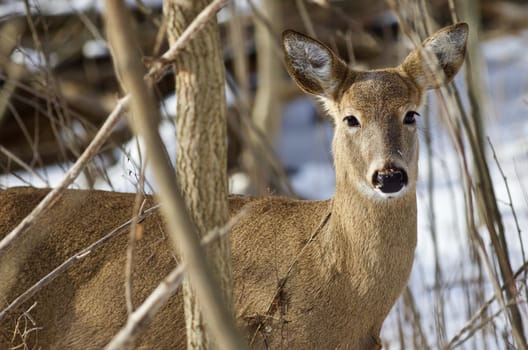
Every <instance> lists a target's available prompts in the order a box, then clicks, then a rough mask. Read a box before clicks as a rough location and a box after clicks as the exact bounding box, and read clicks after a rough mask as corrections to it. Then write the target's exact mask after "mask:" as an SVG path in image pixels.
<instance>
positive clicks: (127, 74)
mask: <svg viewBox="0 0 528 350" xmlns="http://www.w3.org/2000/svg"><path fill="white" fill-rule="evenodd" d="M105 6H106V14H105V15H106V16H105V17H106V18H105V19H106V24H107V32H108V37H109V41H110V46H111V47H112V50H111V52H112V54H113V55H115V56H114V60H115V62H114V64H115V68H116V70H117V73H118V76H120V77H121V78H122V81H123V84H124V87H125V90H126V91H129V92H130V96H131V100H130V102H131V111H132V113H131V118H130V123H131V124H132V125H133V129H134V131H135V133H136V134H137V135H139V136H141V137H142V138H143V140H144V142H145V145H146V149H147V154H148V157H149V159H150V160H151V162H152V170H153V173H154V177H155V179H156V182H157V184H158V187H159V192H158V196H159V200H160V204H161V209H162V212H163V215H164V217H165V220H166V225H167V228H168V230H167V231H168V235H169V237H170V240H171V242H172V243H173V246H174V247H175V248H176V247H179V249H178V250H179V252H181V254H182V257H183V260H184V261H186V262H187V264H188V272H189V275H191V276H192V278H191V283H192V284H193V286H194V289H195V291H196V294H197V297H198V300H199V302H200V305H201V309H202V312H203V313H204V317H205V319H207V321H208V323H207V325H208V328H209V330H210V331H211V334H212V336H213V337H214V339H215V340H216V341H217V343H218V346H219V348H222V349H233V350H236V349H244V348H246V346H245V345H244V343H243V341H242V337H241V336H240V335H239V334H238V333H239V332H238V330H237V329H236V327H235V325H234V319H233V317H232V315H231V314H230V313H229V311H228V308H227V307H226V305H225V304H224V301H223V298H222V296H221V295H220V293H219V288H218V283H217V282H216V280H215V276H214V275H213V274H212V273H211V269H210V268H209V264H208V262H207V260H206V258H205V254H204V252H203V249H202V248H201V246H200V242H199V241H198V236H197V234H196V227H195V225H194V223H193V222H192V220H191V219H190V217H189V213H188V211H187V208H186V206H185V202H184V200H183V198H182V195H181V192H180V189H179V187H178V183H177V181H176V179H175V176H174V169H173V168H172V166H171V164H170V160H169V158H168V155H167V152H166V150H165V147H164V145H163V142H162V141H161V138H160V135H159V133H158V130H157V125H158V121H159V119H160V117H159V110H158V108H157V105H156V103H155V101H154V98H153V95H152V91H151V90H150V89H148V88H147V86H146V84H145V81H144V79H143V68H144V67H143V65H142V63H141V61H140V59H139V55H138V52H137V51H136V48H135V46H134V38H133V36H132V34H133V30H132V28H131V25H130V23H131V19H130V17H129V14H128V12H127V9H126V7H125V5H124V3H123V1H113V0H107V1H106V2H105Z"/></svg>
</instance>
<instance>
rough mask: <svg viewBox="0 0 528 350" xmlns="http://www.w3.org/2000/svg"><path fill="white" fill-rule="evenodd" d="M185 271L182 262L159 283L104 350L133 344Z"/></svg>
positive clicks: (220, 231)
mask: <svg viewBox="0 0 528 350" xmlns="http://www.w3.org/2000/svg"><path fill="white" fill-rule="evenodd" d="M247 210H248V209H247V208H245V209H244V208H243V209H242V210H241V211H239V212H238V213H237V215H235V216H234V217H232V218H231V219H230V220H229V221H228V222H227V224H226V225H224V227H221V228H216V229H214V230H211V231H210V232H209V233H208V234H206V235H205V236H204V237H203V239H202V241H201V244H202V246H206V245H208V244H210V243H212V242H214V241H216V240H218V239H220V238H222V237H223V236H225V235H226V234H228V233H229V232H230V231H231V229H232V228H233V226H235V225H236V223H238V222H239V221H240V219H242V217H243V216H244V215H245V214H246V213H247ZM185 269H186V266H185V263H183V262H182V263H181V264H180V265H178V266H177V267H176V268H175V269H174V270H172V271H171V272H170V273H169V274H168V275H167V277H165V278H164V279H163V281H161V283H160V284H159V285H158V286H157V287H156V289H154V291H153V292H152V293H151V294H150V295H149V296H148V297H147V299H145V301H144V302H143V304H141V306H140V307H138V308H137V309H136V310H135V311H134V312H133V313H131V314H130V316H129V317H128V320H127V323H126V324H125V326H124V327H123V328H121V330H120V331H119V332H118V333H117V334H116V335H115V336H114V338H113V339H112V340H111V341H110V343H108V345H107V346H106V347H105V350H118V349H124V348H126V347H127V346H128V345H131V344H133V342H134V341H135V340H136V339H137V337H138V336H140V335H141V332H142V331H143V330H144V329H145V327H146V326H147V325H148V324H149V323H150V321H151V320H152V318H154V316H155V315H156V314H157V313H158V311H159V309H160V308H161V307H162V306H163V305H165V303H166V302H167V301H168V300H169V298H170V297H171V296H172V295H173V294H174V293H176V291H177V290H178V288H179V286H180V285H181V283H182V281H183V277H184V273H185Z"/></svg>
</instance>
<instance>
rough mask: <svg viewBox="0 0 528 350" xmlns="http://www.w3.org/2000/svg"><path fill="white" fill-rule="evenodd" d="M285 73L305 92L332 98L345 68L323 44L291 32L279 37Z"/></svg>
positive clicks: (343, 75)
mask: <svg viewBox="0 0 528 350" xmlns="http://www.w3.org/2000/svg"><path fill="white" fill-rule="evenodd" d="M282 48H283V50H284V55H285V59H286V67H287V69H288V73H289V74H290V76H291V77H292V78H293V79H294V80H295V82H296V83H297V85H298V86H299V87H300V88H301V89H302V90H303V91H305V92H308V93H311V94H314V95H317V96H321V97H326V98H334V97H335V95H336V93H337V89H338V88H339V86H340V85H341V82H342V80H343V79H344V77H345V76H346V72H347V69H348V68H347V66H346V64H345V63H344V62H343V61H342V60H341V59H339V58H338V57H337V56H336V55H335V54H334V53H333V52H332V50H330V48H328V47H327V46H326V45H324V44H322V43H320V42H319V41H317V40H315V39H312V38H310V37H308V36H306V35H303V34H301V33H298V32H296V31H293V30H286V31H285V32H284V33H283V34H282Z"/></svg>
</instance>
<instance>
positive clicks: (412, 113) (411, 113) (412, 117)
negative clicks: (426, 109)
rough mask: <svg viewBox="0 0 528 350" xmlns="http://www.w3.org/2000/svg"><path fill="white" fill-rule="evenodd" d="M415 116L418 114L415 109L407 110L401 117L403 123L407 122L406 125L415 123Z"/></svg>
mask: <svg viewBox="0 0 528 350" xmlns="http://www.w3.org/2000/svg"><path fill="white" fill-rule="evenodd" d="M416 116H418V117H419V116H420V114H418V112H415V111H409V112H407V113H406V114H405V117H404V118H403V124H408V125H411V124H414V123H416Z"/></svg>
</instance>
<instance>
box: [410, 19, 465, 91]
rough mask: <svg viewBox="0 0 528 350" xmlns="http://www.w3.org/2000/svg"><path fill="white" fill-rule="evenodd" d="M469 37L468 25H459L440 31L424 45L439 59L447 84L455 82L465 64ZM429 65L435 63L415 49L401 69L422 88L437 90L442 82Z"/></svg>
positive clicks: (424, 47) (425, 48)
mask: <svg viewBox="0 0 528 350" xmlns="http://www.w3.org/2000/svg"><path fill="white" fill-rule="evenodd" d="M467 37H468V25H467V24H466V23H457V24H454V25H451V26H449V27H445V28H443V29H441V30H439V31H438V32H436V33H434V34H433V35H431V36H430V37H429V38H427V39H426V40H425V41H424V42H423V43H422V46H423V49H424V50H425V51H429V52H431V53H433V54H434V55H435V56H436V58H437V59H438V64H439V65H440V69H441V70H443V71H444V74H445V78H446V82H450V81H451V80H453V78H454V77H455V75H456V74H457V72H458V70H459V69H460V67H461V66H462V64H463V63H464V57H465V55H466V42H467ZM429 63H434V62H428V61H427V59H426V58H424V57H422V54H421V52H420V50H419V49H415V50H414V51H412V52H411V53H410V54H409V56H407V58H406V59H405V61H403V63H402V65H401V67H402V68H403V70H404V71H405V72H406V73H407V75H409V76H410V77H411V78H412V79H413V80H414V81H415V82H416V84H417V85H418V86H420V87H421V88H423V89H435V88H438V87H439V86H440V85H441V82H439V81H438V79H437V78H438V77H435V76H434V75H433V73H432V72H433V71H434V69H433V70H431V68H429V67H428V64H429Z"/></svg>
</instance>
